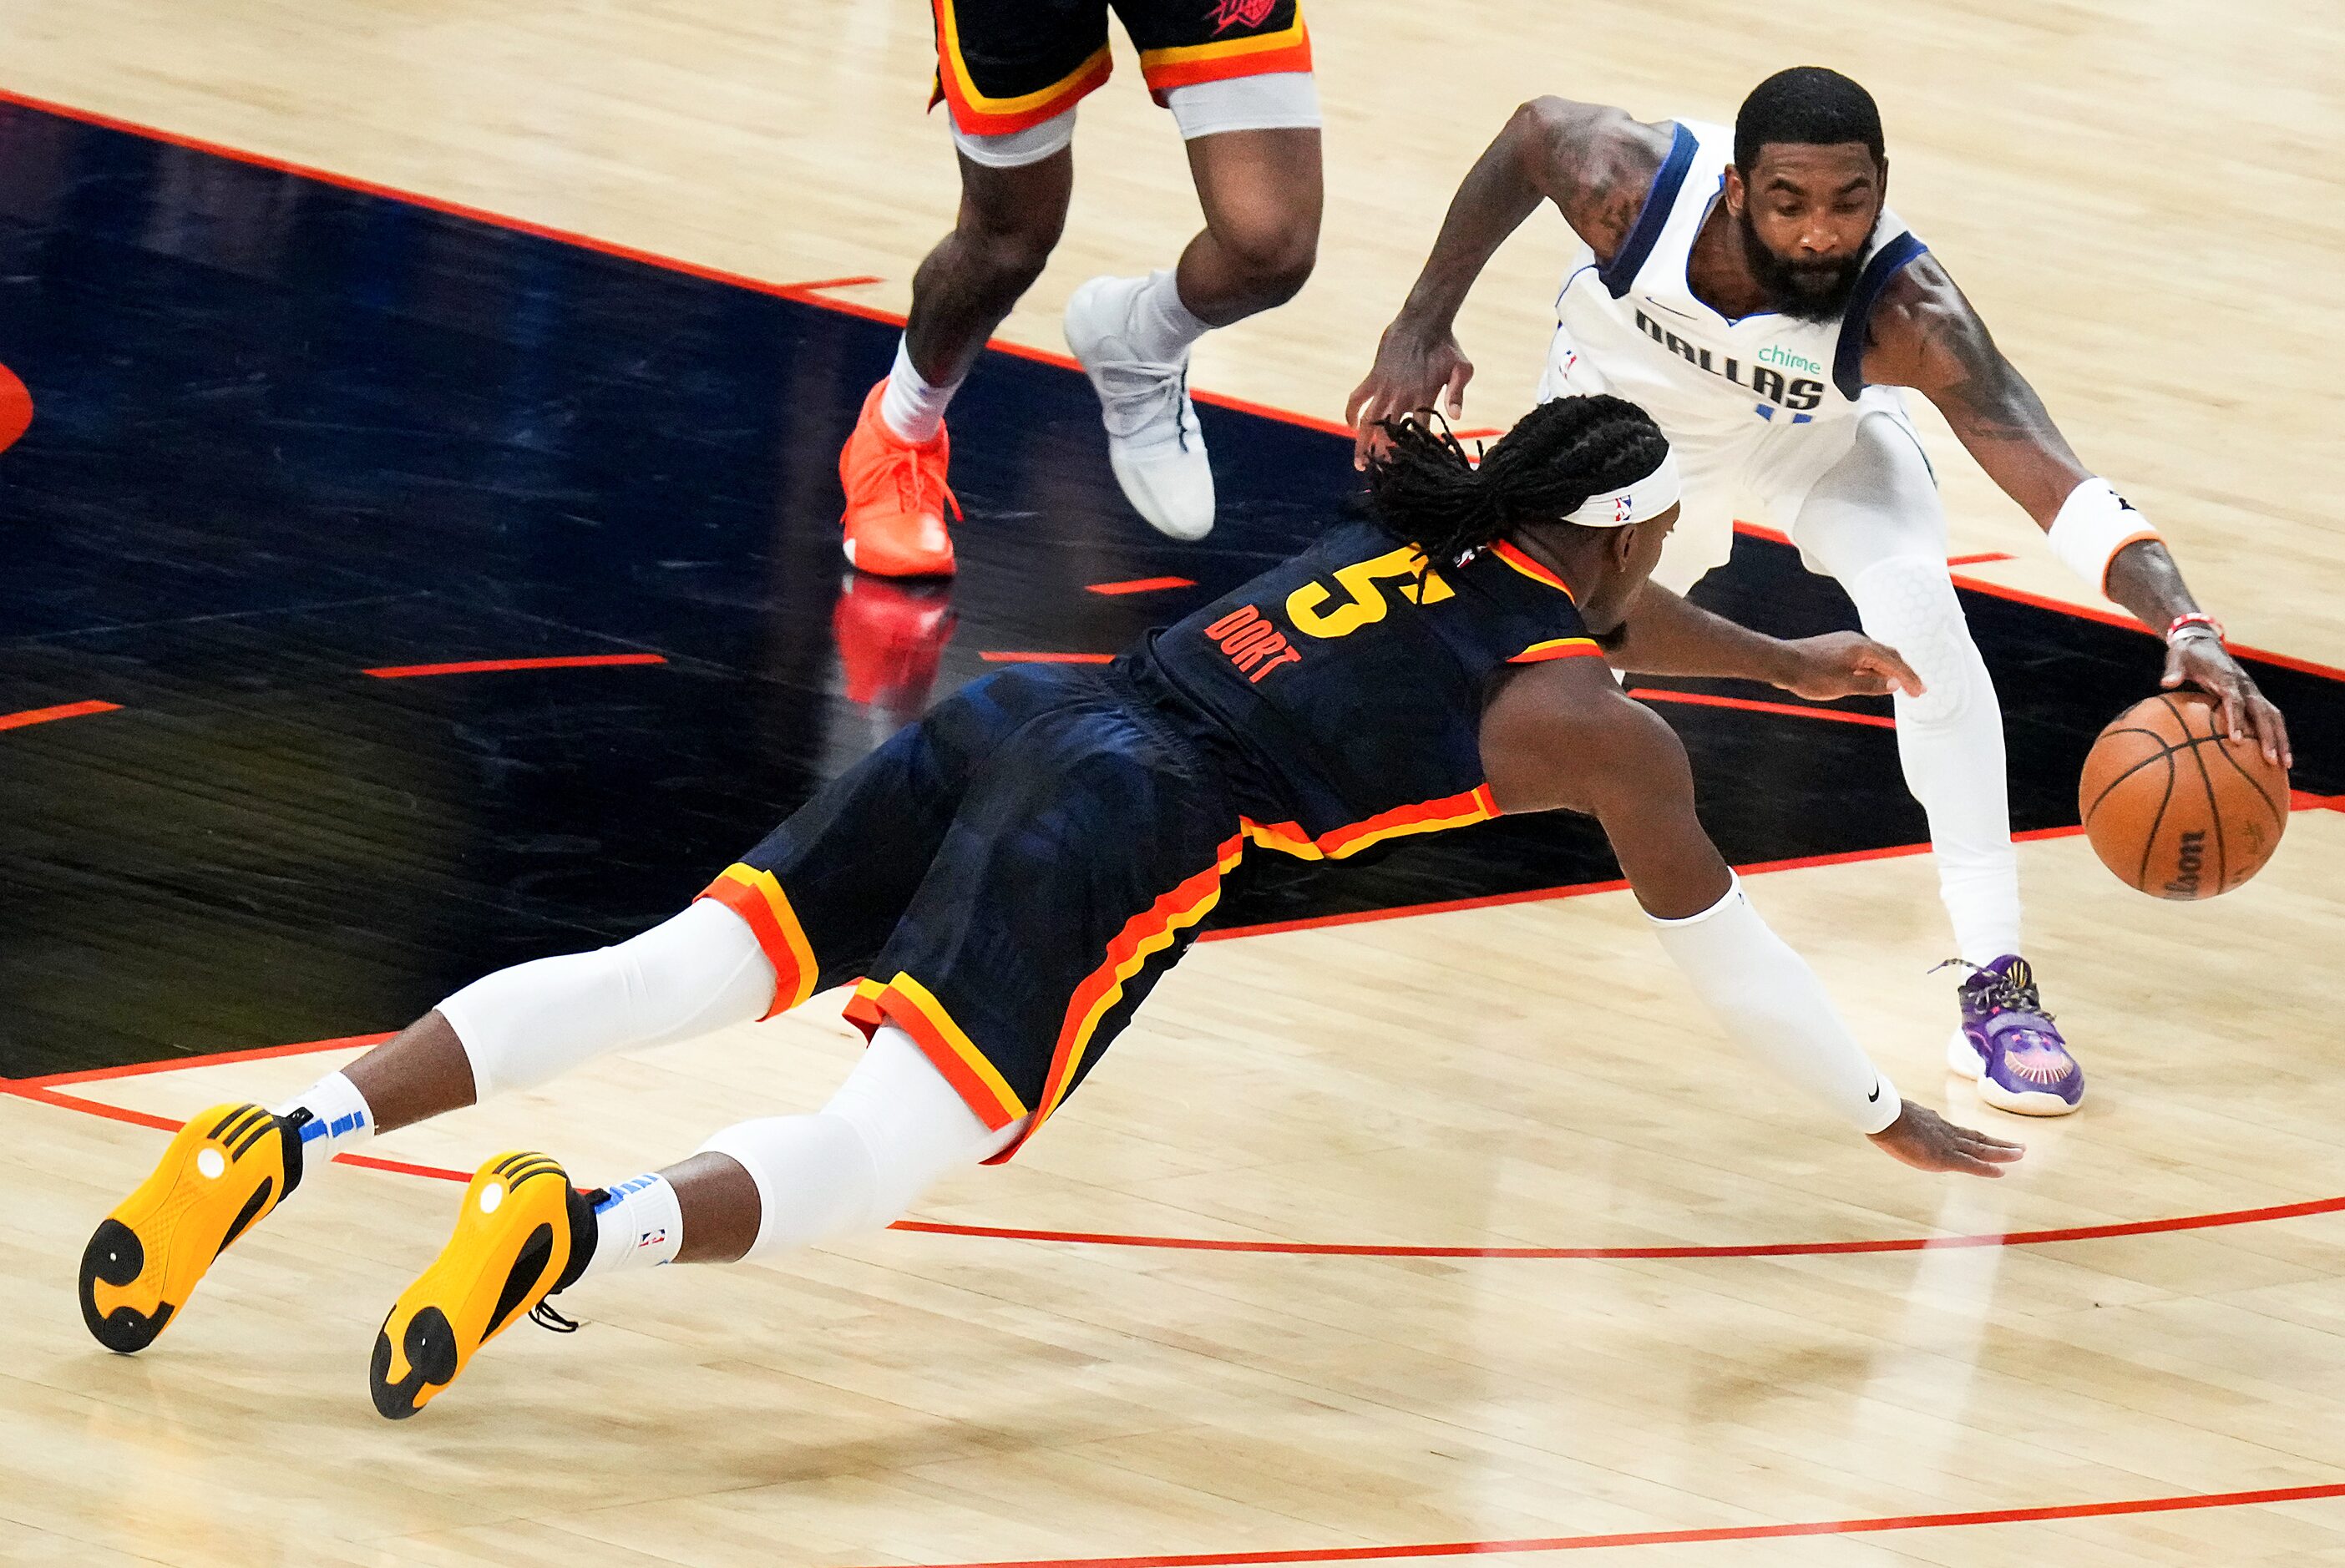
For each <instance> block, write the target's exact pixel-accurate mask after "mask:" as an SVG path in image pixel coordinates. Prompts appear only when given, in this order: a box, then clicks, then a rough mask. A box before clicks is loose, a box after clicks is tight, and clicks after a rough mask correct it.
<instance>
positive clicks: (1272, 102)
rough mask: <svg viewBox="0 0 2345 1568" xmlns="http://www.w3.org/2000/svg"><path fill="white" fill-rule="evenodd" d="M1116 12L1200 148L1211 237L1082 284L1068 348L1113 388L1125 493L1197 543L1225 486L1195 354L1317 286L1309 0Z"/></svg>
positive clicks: (1100, 383)
mask: <svg viewBox="0 0 2345 1568" xmlns="http://www.w3.org/2000/svg"><path fill="white" fill-rule="evenodd" d="M1114 4H1115V9H1116V14H1117V15H1119V16H1121V17H1122V20H1123V25H1124V30H1125V31H1126V32H1127V33H1129V34H1131V35H1132V43H1133V44H1134V45H1135V46H1138V48H1139V50H1140V68H1141V72H1142V75H1143V76H1146V77H1147V80H1148V86H1149V90H1150V92H1151V93H1152V94H1153V95H1154V96H1155V98H1156V101H1157V102H1158V103H1160V104H1162V105H1163V106H1165V107H1166V108H1168V109H1170V110H1171V111H1172V113H1173V122H1174V124H1175V125H1176V126H1178V127H1179V129H1180V133H1181V137H1182V140H1183V142H1184V143H1185V144H1186V145H1187V147H1188V153H1189V171H1190V176H1191V177H1192V178H1193V180H1194V181H1195V183H1196V187H1197V197H1198V200H1199V201H1200V202H1201V203H1202V204H1203V207H1204V210H1205V227H1204V228H1203V230H1202V231H1200V232H1199V233H1198V234H1197V236H1196V237H1195V238H1193V239H1192V240H1191V241H1190V242H1189V245H1188V248H1186V249H1185V250H1183V252H1182V255H1181V258H1180V261H1179V263H1178V265H1177V266H1175V267H1173V268H1164V269H1161V270H1158V271H1156V272H1152V273H1150V274H1149V275H1147V276H1146V277H1140V278H1092V279H1091V280H1090V281H1089V282H1087V283H1085V284H1084V285H1083V286H1082V287H1081V288H1078V289H1076V290H1075V292H1074V295H1073V297H1072V298H1070V299H1069V300H1068V301H1067V316H1066V330H1067V346H1068V347H1069V348H1070V349H1072V350H1073V351H1074V355H1075V358H1076V359H1079V360H1081V362H1082V366H1083V369H1084V371H1085V372H1086V373H1087V374H1088V375H1089V376H1090V377H1091V385H1092V387H1093V388H1094V389H1096V390H1097V391H1098V393H1099V396H1100V405H1101V415H1102V417H1103V418H1104V420H1105V421H1106V424H1107V431H1108V455H1109V458H1110V460H1112V464H1113V466H1114V470H1115V476H1116V480H1117V481H1118V482H1119V483H1120V484H1121V485H1122V488H1123V493H1124V497H1125V499H1126V500H1128V501H1131V502H1132V509H1133V510H1134V511H1138V512H1139V513H1140V514H1141V515H1142V517H1144V518H1146V519H1147V520H1148V521H1149V522H1150V523H1151V524H1152V525H1153V526H1154V527H1155V528H1156V529H1157V530H1158V531H1161V532H1163V533H1166V534H1170V535H1171V536H1173V538H1175V539H1196V538H1199V537H1201V536H1203V534H1204V533H1205V532H1206V531H1209V530H1210V529H1211V528H1212V527H1213V504H1214V503H1213V469H1212V467H1211V465H1210V463H1209V462H1208V461H1207V460H1206V455H1205V448H1204V443H1203V440H1202V435H1201V431H1200V429H1199V426H1198V423H1197V415H1196V410H1195V407H1194V406H1193V403H1192V402H1191V400H1190V398H1189V395H1188V388H1187V382H1186V373H1187V369H1188V363H1189V351H1190V349H1191V347H1192V346H1193V344H1194V343H1195V342H1196V340H1197V339H1199V338H1202V337H1203V336H1204V335H1205V333H1206V332H1208V331H1210V330H1211V329H1213V328H1216V327H1226V326H1229V325H1230V324H1231V323H1233V322H1235V321H1240V320H1243V319H1245V318H1246V317H1248V316H1253V315H1255V314H1257V313H1259V312H1261V311H1264V310H1268V309H1272V308H1273V307H1274V306H1277V305H1282V304H1284V303H1285V302H1286V301H1287V300H1288V299H1291V298H1294V294H1295V291H1296V290H1298V289H1300V288H1302V287H1303V285H1304V281H1305V280H1306V279H1307V278H1309V277H1310V276H1311V268H1312V266H1313V264H1314V262H1315V259H1316V258H1317V255H1318V248H1319V218H1320V209H1321V205H1322V196H1321V172H1320V157H1319V96H1318V89H1317V87H1316V86H1315V83H1314V80H1313V77H1312V75H1311V42H1310V37H1309V35H1308V34H1307V32H1306V31H1305V30H1304V25H1303V17H1302V15H1301V13H1300V11H1299V10H1298V9H1297V7H1296V0H1114Z"/></svg>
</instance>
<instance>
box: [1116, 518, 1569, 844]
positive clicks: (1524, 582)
mask: <svg viewBox="0 0 2345 1568" xmlns="http://www.w3.org/2000/svg"><path fill="white" fill-rule="evenodd" d="M1601 656H1602V654H1601V652H1600V651H1599V649H1598V648H1597V646H1596V644H1595V642H1593V641H1592V640H1591V639H1590V638H1589V634H1588V629H1587V627H1586V625H1585V624H1584V623H1583V622H1581V621H1580V618H1579V609H1578V607H1577V606H1576V605H1575V604H1573V602H1572V599H1571V591H1570V590H1569V589H1568V588H1566V587H1565V586H1564V583H1563V581H1562V579H1560V578H1558V576H1556V574H1555V573H1554V572H1550V571H1548V569H1547V568H1546V567H1545V566H1543V565H1541V564H1539V562H1538V561H1535V560H1533V559H1532V558H1531V557H1530V556H1529V555H1528V554H1526V553H1524V552H1523V551H1521V550H1519V549H1518V548H1516V547H1515V546H1514V545H1511V544H1505V543H1501V544H1497V545H1493V546H1491V547H1489V548H1488V549H1486V550H1483V551H1478V552H1477V553H1476V554H1475V555H1473V556H1472V557H1471V558H1469V559H1468V560H1467V561H1466V563H1465V564H1464V565H1462V566H1444V567H1440V568H1437V569H1436V568H1434V567H1432V566H1430V565H1428V563H1427V562H1426V559H1425V556H1424V554H1423V553H1422V552H1421V551H1417V550H1416V548H1415V547H1413V546H1410V545H1406V544H1401V543H1398V542H1396V541H1395V540H1394V539H1393V538H1392V536H1391V535H1389V534H1387V533H1386V532H1384V531H1382V530H1380V529H1378V528H1376V526H1374V525H1373V524H1370V523H1365V522H1358V523H1347V524H1345V525H1344V526H1343V527H1340V528H1336V529H1335V530H1332V531H1329V532H1328V533H1327V534H1325V536H1324V537H1322V538H1321V539H1320V540H1319V541H1318V542H1317V543H1315V544H1314V545H1313V546H1312V547H1311V548H1310V549H1309V550H1306V551H1304V552H1303V553H1302V554H1300V555H1298V556H1296V557H1294V559H1293V560H1291V561H1286V562H1284V563H1283V564H1281V565H1278V566H1274V567H1273V568H1272V569H1271V570H1270V571H1268V572H1264V573H1263V574H1262V575H1261V576H1259V577H1257V578H1255V579H1254V581H1252V582H1248V583H1247V584H1245V586H1244V587H1243V588H1240V589H1238V590H1236V591H1235V592H1232V593H1229V594H1226V595H1224V596H1223V597H1222V598H1221V599H1218V600H1216V601H1214V602H1213V603H1212V604H1210V605H1208V606H1206V607H1205V608H1204V609H1203V610H1200V611H1198V612H1196V613H1195V614H1193V615H1192V616H1190V617H1189V618H1188V619H1187V620H1185V621H1183V622H1180V623H1179V624H1178V625H1175V626H1172V627H1169V628H1167V629H1165V630H1163V631H1161V632H1153V633H1152V634H1151V635H1150V637H1149V639H1148V641H1147V642H1145V643H1143V644H1142V646H1141V647H1140V648H1138V649H1136V650H1134V651H1133V652H1131V653H1128V654H1126V655H1125V656H1124V660H1123V663H1126V664H1127V665H1128V666H1130V667H1132V668H1133V670H1134V673H1136V674H1138V675H1139V676H1141V677H1142V678H1143V679H1145V678H1147V677H1151V676H1153V677H1155V678H1157V679H1158V680H1160V681H1161V682H1162V683H1165V684H1168V685H1170V686H1171V687H1172V688H1173V691H1174V692H1175V693H1178V694H1179V695H1180V696H1181V697H1183V698H1185V699H1187V701H1188V702H1189V703H1193V704H1194V705H1195V706H1196V707H1198V708H1200V709H1202V710H1203V716H1204V717H1205V718H1206V719H1207V720H1208V721H1209V722H1210V723H1211V724H1212V727H1213V729H1214V730H1215V731H1217V732H1219V734H1218V735H1217V736H1215V737H1214V738H1215V739H1219V740H1223V741H1227V742H1234V744H1235V746H1236V748H1237V750H1238V751H1239V752H1240V753H1241V754H1242V755H1243V760H1244V764H1246V765H1245V766H1244V767H1243V768H1242V769H1241V770H1240V773H1241V775H1242V776H1241V777H1240V779H1239V780H1238V781H1237V788H1238V789H1239V791H1240V794H1241V804H1242V808H1243V809H1244V813H1245V821H1244V830H1245V833H1246V835H1247V836H1248V837H1250V838H1252V839H1254V841H1255V842H1256V843H1258V844H1262V845H1267V846H1269V847H1271V848H1274V849H1281V850H1284V851H1286V852H1287V853H1288V854H1291V855H1301V856H1303V857H1304V858H1305V859H1310V860H1317V859H1322V858H1326V859H1341V858H1342V857H1344V856H1345V855H1353V854H1356V853H1357V852H1358V851H1360V850H1362V849H1365V848H1366V847H1367V846H1368V845H1372V844H1376V843H1378V842H1380V841H1382V840H1385V839H1388V838H1393V837H1396V836H1398V835H1402V834H1411V833H1429V832H1435V831H1437V830H1439V829H1442V828H1450V827H1462V826H1464V825H1466V824H1468V823H1474V822H1479V821H1481V820H1483V819H1484V818H1486V817H1489V816H1494V815H1496V814H1497V807H1496V806H1495V805H1493V804H1492V803H1491V800H1490V791H1489V788H1488V785H1487V783H1486V782H1485V780H1484V778H1483V773H1482V747H1481V723H1482V706H1483V703H1484V702H1485V700H1486V699H1487V694H1488V693H1489V691H1490V689H1491V677H1492V676H1493V675H1494V674H1496V673H1498V672H1499V671H1500V670H1501V669H1503V668H1504V667H1505V666H1506V665H1508V664H1524V663H1535V662H1538V661H1539V660H1543V659H1567V658H1573V657H1598V658H1600V657H1601ZM1244 775H1252V776H1251V777H1246V776H1244ZM1254 797H1259V798H1254Z"/></svg>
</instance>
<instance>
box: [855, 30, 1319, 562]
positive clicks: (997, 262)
mask: <svg viewBox="0 0 2345 1568" xmlns="http://www.w3.org/2000/svg"><path fill="white" fill-rule="evenodd" d="M1296 3H1297V0H933V4H934V6H935V10H936V29H937V86H936V93H935V96H934V97H933V98H932V99H931V105H932V106H933V104H935V103H939V102H941V103H942V104H943V105H944V106H945V108H946V112H947V114H948V116H949V119H950V124H951V130H952V139H953V146H954V147H955V149H956V150H957V153H958V156H959V160H960V187H961V197H960V214H959V218H958V219H957V220H956V222H955V223H954V226H953V231H952V232H951V233H950V234H949V235H947V236H946V237H945V238H943V239H942V240H941V241H939V243H938V245H937V247H936V248H935V249H933V250H931V251H929V254H928V257H927V258H926V259H925V260H923V261H922V262H921V263H920V268H919V271H918V272H917V273H915V274H914V275H913V278H912V309H911V313H910V315H909V317H908V318H907V319H906V320H905V323H904V335H903V337H902V339H900V340H899V341H898V343H897V346H896V362H895V365H894V368H893V369H890V370H889V371H888V375H887V377H886V379H883V380H881V381H880V382H879V384H878V386H876V387H874V388H872V389H871V391H870V394H869V395H868V397H867V398H865V400H864V402H863V411H862V413H861V415H860V417H859V418H858V420H856V424H855V430H854V433H853V434H852V435H850V436H849V437H848V440H847V445H846V448H845V450H842V451H841V452H840V453H839V455H838V477H839V482H840V484H841V485H842V486H843V487H844V488H845V490H846V492H847V511H846V514H845V518H844V522H845V527H846V539H845V541H844V548H845V551H846V553H847V559H848V561H850V562H851V563H852V564H854V565H855V566H856V567H858V569H860V570H862V571H864V572H876V573H878V574H879V575H880V576H883V577H940V576H944V575H947V574H949V572H951V571H952V569H953V551H952V536H951V533H950V531H949V529H948V528H947V526H946V523H945V516H946V513H947V512H948V511H949V512H951V513H952V514H953V515H955V516H958V515H959V502H957V501H954V499H953V495H952V491H951V490H950V488H949V486H948V483H947V473H948V466H949V460H950V458H951V443H950V440H949V437H948V435H947V433H946V430H945V422H944V420H945V409H946V407H947V405H948V404H949V403H950V402H951V401H952V398H953V394H954V393H955V392H956V391H957V390H959V387H960V383H961V379H962V378H963V377H965V376H967V375H968V374H969V367H970V366H971V365H973V364H975V363H976V361H977V356H978V352H979V351H980V349H983V348H984V347H985V340H986V338H987V336H988V335H989V334H990V333H991V332H992V330H993V329H994V328H995V327H997V326H999V325H1000V321H1001V319H1002V318H1003V317H1004V316H1006V315H1008V314H1009V313H1010V307H1011V306H1012V305H1015V304H1016V303H1017V302H1018V299H1019V297H1020V295H1022V294H1024V293H1025V292H1026V290H1027V289H1028V288H1030V287H1032V285H1033V282H1034V280H1035V278H1038V277H1040V276H1041V271H1042V266H1043V263H1044V262H1046V261H1048V260H1049V259H1050V256H1051V249H1052V248H1054V247H1055V246H1057V244H1058V243H1059V233H1060V230H1061V228H1063V227H1064V225H1065V223H1066V219H1067V201H1068V197H1069V195H1070V194H1071V192H1072V190H1073V188H1074V167H1075V166H1074V155H1073V153H1072V151H1071V147H1072V144H1073V141H1074V135H1075V106H1076V105H1077V104H1078V103H1079V102H1081V100H1082V98H1083V97H1084V96H1086V95H1088V94H1089V93H1091V91H1092V89H1094V88H1096V87H1098V86H1100V85H1101V84H1102V83H1104V82H1105V81H1106V80H1107V78H1108V71H1109V65H1110V62H1109V57H1108V42H1107V20H1108V13H1109V11H1110V10H1111V9H1112V10H1113V11H1114V12H1115V14H1116V15H1117V16H1118V17H1119V18H1120V19H1121V20H1122V23H1123V27H1124V31H1125V32H1126V33H1128V34H1129V35H1131V37H1132V43H1133V44H1134V45H1135V46H1138V48H1139V51H1140V72H1141V75H1142V76H1143V77H1144V78H1145V79H1146V80H1147V83H1148V89H1149V91H1150V93H1151V94H1152V95H1153V96H1154V97H1155V99H1156V101H1157V103H1159V104H1161V105H1162V106H1164V107H1165V108H1167V109H1169V110H1171V111H1172V114H1173V123H1174V124H1175V125H1176V126H1179V127H1180V132H1181V137H1182V140H1183V143H1184V144H1185V145H1186V147H1187V149H1188V155H1189V172H1190V176H1191V177H1192V178H1193V180H1194V181H1195V183H1196V187H1197V199H1198V200H1199V202H1201V203H1202V204H1203V207H1204V209H1205V227H1204V229H1203V232H1202V233H1200V234H1199V235H1198V236H1197V237H1196V238H1194V239H1193V240H1191V241H1190V242H1189V246H1188V248H1187V249H1186V250H1184V251H1183V252H1182V254H1181V259H1180V264H1179V265H1178V266H1177V267H1175V268H1170V269H1164V270H1159V271H1156V272H1152V273H1151V274H1149V275H1148V276H1147V277H1145V278H1092V279H1091V281H1090V282H1088V283H1086V284H1084V285H1083V286H1082V287H1081V288H1078V289H1076V290H1075V292H1074V295H1073V297H1072V298H1070V299H1069V300H1068V302H1067V314H1066V333H1067V346H1068V347H1069V348H1070V349H1072V350H1073V351H1074V355H1075V358H1076V359H1079V360H1081V363H1082V367H1083V369H1084V371H1085V373H1086V374H1088V375H1089V376H1090V378H1091V385H1092V388H1093V389H1095V390H1096V391H1097V392H1098V393H1099V399H1100V410H1101V417H1102V418H1103V419H1104V420H1105V421H1106V424H1107V435H1108V458H1109V460H1110V462H1111V463H1112V465H1113V467H1114V470H1115V477H1116V481H1117V482H1118V483H1119V484H1121V485H1122V488H1123V493H1124V496H1125V498H1126V499H1127V500H1129V501H1131V502H1132V508H1133V510H1135V511H1138V512H1139V513H1140V514H1141V515H1142V517H1144V518H1146V519H1147V520H1148V521H1150V522H1151V523H1152V524H1154V525H1155V527H1156V528H1157V529H1158V530H1160V531H1162V532H1164V533H1167V534H1170V535H1171V536H1173V538H1175V539H1198V538H1202V537H1203V535H1204V534H1205V532H1206V531H1208V530H1209V529H1211V528H1212V527H1213V470H1212V469H1211V467H1209V466H1208V465H1207V462H1206V460H1205V446H1204V441H1203V439H1202V437H1201V435H1200V433H1199V430H1198V426H1197V410H1196V407H1195V405H1194V404H1193V403H1192V402H1191V400H1190V398H1189V349H1190V346H1191V345H1192V344H1193V343H1194V342H1196V340H1197V339H1199V338H1202V337H1203V336H1204V334H1205V333H1206V332H1208V331H1210V330H1212V329H1213V328H1216V327H1226V326H1228V325H1230V324H1231V323H1232V322H1234V321H1239V320H1243V319H1245V318H1246V317H1248V316H1252V315H1254V314H1256V313H1257V312H1260V311H1264V310H1267V309H1271V308H1272V307H1274V306H1276V305H1281V304H1284V303H1285V302H1286V301H1287V300H1288V299H1290V298H1294V293H1295V291H1296V290H1297V289H1299V288H1302V287H1303V284H1304V279H1306V278H1309V277H1310V276H1311V267H1312V263H1313V260H1314V259H1315V257H1316V255H1317V251H1318V244H1319V212H1320V203H1321V187H1320V163H1319V98H1318V90H1317V87H1316V86H1315V83H1314V81H1313V77H1312V74H1311V40H1310V37H1309V35H1308V34H1307V33H1306V32H1305V31H1304V25H1303V16H1302V14H1301V12H1300V11H1299V10H1297V8H1296Z"/></svg>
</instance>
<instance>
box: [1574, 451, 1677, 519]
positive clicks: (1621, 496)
mask: <svg viewBox="0 0 2345 1568" xmlns="http://www.w3.org/2000/svg"><path fill="white" fill-rule="evenodd" d="M1677 503H1678V460H1677V454H1676V453H1675V452H1670V451H1664V452H1662V453H1661V461H1660V467H1658V468H1656V469H1655V470H1653V471H1652V472H1650V473H1649V474H1647V475H1646V476H1645V477H1644V478H1642V479H1640V480H1639V481H1636V482H1635V483H1633V484H1628V485H1623V486H1622V487H1621V488H1620V489H1619V490H1608V491H1605V492H1604V493H1603V494H1602V495H1591V496H1589V498H1588V501H1587V502H1586V504H1585V505H1583V506H1581V507H1580V509H1579V511H1574V512H1568V513H1566V514H1565V516H1564V520H1563V521H1566V522H1576V523H1578V524H1579V526H1580V527H1582V528H1629V527H1631V526H1633V525H1635V524H1637V523H1639V522H1642V521H1645V520H1646V519H1647V518H1651V517H1659V516H1660V514H1661V513H1663V512H1665V511H1669V510H1670V508H1671V507H1673V506H1675V505H1677Z"/></svg>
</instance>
